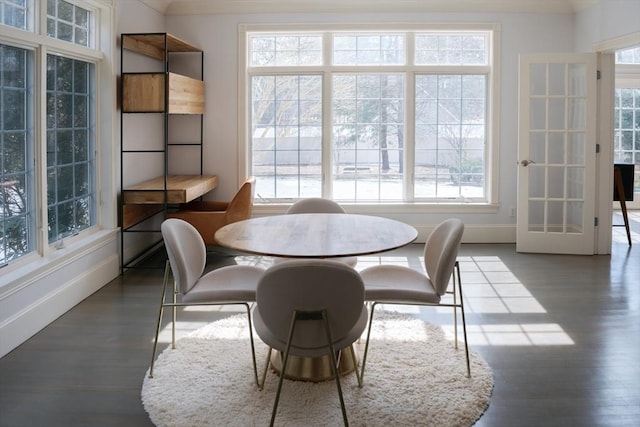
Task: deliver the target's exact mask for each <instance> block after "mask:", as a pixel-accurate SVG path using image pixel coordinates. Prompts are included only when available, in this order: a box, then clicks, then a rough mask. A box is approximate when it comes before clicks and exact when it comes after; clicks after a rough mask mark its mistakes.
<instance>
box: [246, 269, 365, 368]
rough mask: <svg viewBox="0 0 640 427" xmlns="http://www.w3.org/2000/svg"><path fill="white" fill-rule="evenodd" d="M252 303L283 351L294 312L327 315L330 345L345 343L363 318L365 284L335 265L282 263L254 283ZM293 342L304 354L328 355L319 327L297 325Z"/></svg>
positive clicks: (310, 323) (317, 324)
mask: <svg viewBox="0 0 640 427" xmlns="http://www.w3.org/2000/svg"><path fill="white" fill-rule="evenodd" d="M256 302H257V308H256V310H258V311H259V313H260V317H261V318H262V321H263V323H264V325H265V326H266V327H267V328H268V329H269V331H270V332H271V334H273V335H274V336H275V337H276V339H277V340H278V341H279V342H280V343H282V344H283V345H284V344H285V343H286V342H287V338H288V335H289V327H290V325H291V319H292V315H293V312H294V310H299V311H318V310H326V311H327V314H328V319H329V328H330V330H331V337H332V341H334V342H336V341H339V340H340V339H342V338H345V336H346V335H347V334H348V333H349V331H351V330H352V329H353V328H354V326H355V325H356V324H357V322H358V320H359V319H360V316H361V315H362V310H363V305H364V283H363V281H362V278H361V277H360V274H359V273H358V272H356V271H355V270H354V269H353V268H351V267H349V266H347V265H345V264H342V263H340V262H337V261H332V260H323V259H310V260H292V261H285V262H282V263H279V264H275V265H274V266H272V267H270V268H269V269H268V270H267V271H266V272H265V273H264V275H263V276H262V278H261V279H260V281H259V282H258V287H257V294H256ZM292 342H293V345H294V346H295V347H298V348H304V349H305V351H306V352H307V353H308V352H309V351H315V350H317V351H318V354H322V353H323V352H326V347H327V345H328V342H327V339H326V333H325V330H324V327H323V323H322V321H318V320H316V321H306V320H301V321H298V322H297V323H296V330H295V334H294V337H293V341H292ZM280 350H284V348H282V349H280ZM292 354H295V352H294V350H292ZM307 355H308V354H307Z"/></svg>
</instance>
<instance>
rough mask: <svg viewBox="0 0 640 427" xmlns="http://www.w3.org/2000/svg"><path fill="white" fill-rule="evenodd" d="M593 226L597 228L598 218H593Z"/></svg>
mask: <svg viewBox="0 0 640 427" xmlns="http://www.w3.org/2000/svg"><path fill="white" fill-rule="evenodd" d="M593 226H594V227H597V226H598V217H595V218H593Z"/></svg>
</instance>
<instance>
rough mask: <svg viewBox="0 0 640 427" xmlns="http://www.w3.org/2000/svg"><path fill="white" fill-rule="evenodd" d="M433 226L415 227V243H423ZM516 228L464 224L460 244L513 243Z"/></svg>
mask: <svg viewBox="0 0 640 427" xmlns="http://www.w3.org/2000/svg"><path fill="white" fill-rule="evenodd" d="M434 227H435V226H416V229H417V230H418V238H417V239H416V243H424V242H425V240H426V238H427V236H428V235H429V234H430V233H431V231H432V230H433V228H434ZM515 242H516V226H515V225H514V224H507V225H496V224H490V225H481V224H465V227H464V235H463V236H462V243H515Z"/></svg>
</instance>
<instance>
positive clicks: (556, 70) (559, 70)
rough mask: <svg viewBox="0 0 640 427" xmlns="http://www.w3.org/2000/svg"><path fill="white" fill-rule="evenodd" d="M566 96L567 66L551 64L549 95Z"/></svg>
mask: <svg viewBox="0 0 640 427" xmlns="http://www.w3.org/2000/svg"><path fill="white" fill-rule="evenodd" d="M565 94H566V90H565V64H549V95H551V96H554V95H555V96H557V95H565Z"/></svg>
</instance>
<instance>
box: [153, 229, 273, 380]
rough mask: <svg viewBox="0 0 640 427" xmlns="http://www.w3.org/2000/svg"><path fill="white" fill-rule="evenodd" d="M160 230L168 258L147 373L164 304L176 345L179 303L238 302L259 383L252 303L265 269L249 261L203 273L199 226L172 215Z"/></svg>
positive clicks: (215, 303) (156, 345)
mask: <svg viewBox="0 0 640 427" xmlns="http://www.w3.org/2000/svg"><path fill="white" fill-rule="evenodd" d="M160 230H161V232H162V238H163V240H164V244H165V247H166V250H167V255H168V258H169V259H168V261H167V262H166V266H165V272H164V281H163V285H162V298H161V300H160V310H159V313H158V323H157V326H156V336H155V340H154V343H153V354H152V357H151V367H150V368H149V377H150V378H153V365H154V363H155V359H156V353H157V350H158V334H159V332H160V324H161V322H162V315H163V313H164V309H165V308H171V309H172V319H171V346H172V348H176V340H175V325H176V321H177V308H178V307H184V306H194V305H231V304H240V305H243V306H245V308H246V310H247V318H248V320H249V340H250V342H251V354H252V358H253V373H254V378H255V381H256V384H258V385H259V383H258V369H257V365H256V355H255V347H254V342H253V332H252V330H253V329H252V324H251V323H252V322H251V305H252V303H254V302H255V300H256V286H257V284H258V280H259V278H260V277H261V276H262V274H263V273H264V269H262V268H259V267H254V266H250V265H229V266H225V267H221V268H217V269H215V270H213V271H210V272H208V273H206V274H204V275H203V272H204V268H205V264H206V257H207V253H206V247H205V244H204V241H203V240H202V237H201V236H200V234H199V233H198V230H196V229H195V227H193V226H192V225H191V224H189V223H188V222H186V221H183V220H181V219H175V218H169V219H167V220H165V221H164V222H163V223H162V225H161V226H160ZM170 273H171V274H170ZM170 275H172V276H173V279H174V280H173V287H172V288H171V287H170V285H169V276H170ZM169 294H171V295H169Z"/></svg>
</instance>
